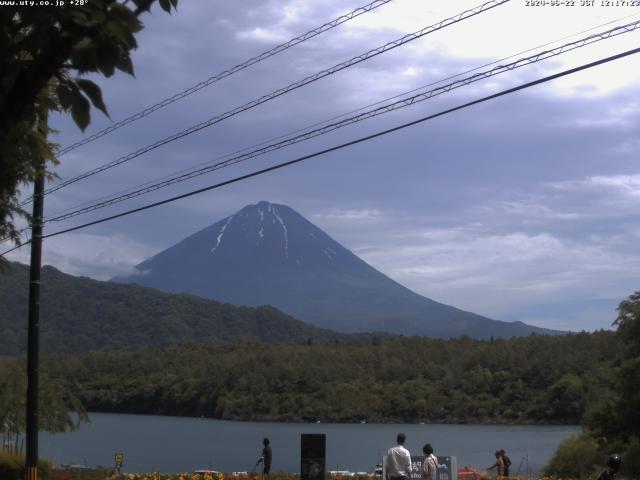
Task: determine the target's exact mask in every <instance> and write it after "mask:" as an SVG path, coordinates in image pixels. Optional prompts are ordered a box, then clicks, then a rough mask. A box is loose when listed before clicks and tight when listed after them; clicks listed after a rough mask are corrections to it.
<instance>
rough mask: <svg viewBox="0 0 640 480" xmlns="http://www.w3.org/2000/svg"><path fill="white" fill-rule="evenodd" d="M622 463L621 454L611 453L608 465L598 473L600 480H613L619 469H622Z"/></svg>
mask: <svg viewBox="0 0 640 480" xmlns="http://www.w3.org/2000/svg"><path fill="white" fill-rule="evenodd" d="M621 465H622V459H621V458H620V455H618V454H616V453H613V454H611V455H609V458H608V459H607V466H606V467H604V470H602V472H600V475H598V480H613V479H614V477H615V475H616V473H618V470H620V466H621Z"/></svg>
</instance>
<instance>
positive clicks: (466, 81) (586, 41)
mask: <svg viewBox="0 0 640 480" xmlns="http://www.w3.org/2000/svg"><path fill="white" fill-rule="evenodd" d="M639 27H640V20H638V21H635V22H631V23H628V24H626V25H622V26H618V27H615V28H612V29H610V30H607V31H605V32H600V33H596V34H593V35H589V36H587V37H584V38H581V39H578V40H575V41H573V42H569V43H566V44H564V45H561V46H558V47H556V48H553V49H551V50H545V51H542V52H539V53H536V54H534V55H531V56H529V57H526V58H520V59H518V60H516V61H514V62H511V63H508V64H505V65H499V66H496V67H494V68H492V69H490V70H486V71H483V72H478V73H476V74H474V75H472V76H470V77H466V78H463V79H460V80H456V81H454V82H451V83H449V84H446V85H443V86H440V87H437V88H434V89H432V90H429V91H427V92H422V93H419V94H416V95H413V96H411V97H407V98H404V99H401V100H398V101H396V102H393V103H391V104H387V105H383V106H380V107H378V108H375V109H373V110H369V111H366V112H363V113H361V114H359V115H356V116H353V117H349V118H345V119H343V120H341V121H339V122H335V123H331V124H328V125H324V126H322V127H320V128H317V129H314V130H311V131H308V132H305V133H302V134H300V135H296V136H293V137H289V138H287V139H285V140H282V141H280V142H277V143H273V144H270V145H267V146H264V147H262V148H259V149H256V150H253V151H250V152H247V153H243V154H241V155H238V156H235V157H232V158H230V159H227V160H225V161H222V162H218V163H215V164H213V165H208V166H205V167H202V168H197V169H192V170H190V171H187V172H186V173H182V174H179V175H176V176H172V177H168V178H167V179H165V180H163V181H161V182H157V183H154V184H151V185H148V186H145V187H142V188H139V189H137V190H134V191H131V192H129V193H125V194H123V195H119V196H116V197H112V198H109V199H107V200H104V201H100V202H97V203H93V204H91V205H89V206H86V207H82V208H78V209H76V210H72V211H71V212H69V213H61V214H59V215H57V216H53V217H51V218H48V219H46V220H45V223H48V222H57V221H63V220H67V219H69V218H73V217H76V216H78V215H82V214H84V213H88V212H92V211H95V210H98V209H101V208H105V207H107V206H110V205H114V204H116V203H120V202H122V201H125V200H129V199H132V198H135V197H138V196H141V195H144V194H146V193H150V192H153V191H156V190H159V189H161V188H165V187H168V186H170V185H174V184H176V183H180V182H183V181H186V180H189V179H191V178H195V177H199V176H201V175H204V174H206V173H210V172H213V171H215V170H219V169H222V168H225V167H228V166H231V165H235V164H237V163H240V162H243V161H246V160H249V159H251V158H255V157H257V156H260V155H264V154H266V153H270V152H273V151H275V150H280V149H281V148H285V147H287V146H290V145H294V144H296V143H300V142H303V141H305V140H309V139H311V138H314V137H318V136H320V135H324V134H326V133H329V132H332V131H334V130H337V129H340V128H343V127H345V126H347V125H352V124H354V123H358V122H361V121H363V120H367V119H369V118H373V117H376V116H379V115H383V114H385V113H389V112H392V111H394V110H398V109H401V108H405V107H409V106H411V105H415V104H416V103H419V102H423V101H425V100H429V99H431V98H433V97H435V96H438V95H441V94H444V93H448V92H450V91H451V90H454V89H457V88H460V87H463V86H467V85H470V84H472V83H475V82H478V81H480V80H484V79H486V78H489V77H493V76H495V75H499V74H501V73H505V72H509V71H512V70H514V69H516V68H520V67H524V66H527V65H531V64H534V63H537V62H540V61H542V60H546V59H549V58H552V57H556V56H558V55H561V54H563V53H566V52H570V51H572V50H575V49H578V48H582V47H584V46H586V45H590V44H593V43H596V42H599V41H602V40H606V39H608V38H611V37H615V36H618V35H621V34H624V33H629V32H632V31H634V30H636V29H638V28H639Z"/></svg>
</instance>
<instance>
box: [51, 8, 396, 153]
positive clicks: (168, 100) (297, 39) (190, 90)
mask: <svg viewBox="0 0 640 480" xmlns="http://www.w3.org/2000/svg"><path fill="white" fill-rule="evenodd" d="M390 1H391V0H375V1H373V2H371V3H369V4H367V5H364V6H362V7H358V8H356V9H355V10H352V11H351V12H349V13H346V14H344V15H342V16H340V17H338V18H336V19H334V20H331V21H330V22H327V23H325V24H323V25H321V26H319V27H317V28H314V29H313V30H309V31H308V32H306V33H304V34H302V35H300V36H298V37H295V38H292V39H291V40H289V41H287V42H285V43H282V44H280V45H278V46H276V47H274V48H272V49H271V50H268V51H266V52H263V53H261V54H260V55H256V56H255V57H252V58H250V59H249V60H246V61H245V62H243V63H240V64H238V65H236V66H234V67H232V68H229V69H228V70H224V71H222V72H220V73H217V74H216V75H213V76H211V77H209V78H207V79H206V80H204V81H202V82H200V83H197V84H195V85H193V86H192V87H189V88H187V89H186V90H183V91H182V92H179V93H176V94H175V95H172V96H171V97H168V98H165V99H164V100H162V101H160V102H158V103H156V104H154V105H152V106H150V107H147V108H145V109H144V110H142V111H140V112H138V113H135V114H133V115H131V116H129V117H127V118H125V119H124V120H121V121H119V122H117V123H114V124H113V125H110V126H109V127H107V128H105V129H104V130H100V131H99V132H96V133H94V134H93V135H91V136H89V137H86V138H83V139H82V140H80V141H78V142H76V143H74V144H72V145H69V146H67V147H63V148H62V149H60V150H59V151H58V155H60V156H61V155H64V154H65V153H68V152H70V151H71V150H75V149H76V148H78V147H80V146H82V145H86V144H87V143H90V142H93V141H94V140H97V139H98V138H101V137H104V136H105V135H108V134H109V133H111V132H114V131H116V130H118V129H119V128H122V127H124V126H125V125H129V124H130V123H133V122H135V121H137V120H140V119H141V118H144V117H146V116H147V115H150V114H152V113H153V112H155V111H157V110H160V109H161V108H164V107H166V106H167V105H170V104H172V103H174V102H177V101H178V100H182V99H183V98H185V97H188V96H189V95H191V94H193V93H195V92H197V91H198V90H202V89H203V88H205V87H208V86H209V85H212V84H213V83H216V82H218V81H219V80H222V79H223V78H226V77H228V76H230V75H233V74H234V73H237V72H239V71H241V70H244V69H245V68H248V67H250V66H252V65H255V64H256V63H259V62H261V61H263V60H266V59H268V58H270V57H273V56H274V55H277V54H279V53H281V52H284V51H285V50H287V49H289V48H291V47H293V46H295V45H298V44H300V43H302V42H305V41H306V40H309V39H310V38H313V37H316V36H318V35H320V34H322V33H324V32H326V31H328V30H331V29H333V28H335V27H337V26H338V25H341V24H343V23H345V22H348V21H349V20H352V19H354V18H356V17H358V16H360V15H362V14H363V13H367V12H370V11H372V10H375V9H376V8H378V7H381V6H382V5H385V4H387V3H389V2H390Z"/></svg>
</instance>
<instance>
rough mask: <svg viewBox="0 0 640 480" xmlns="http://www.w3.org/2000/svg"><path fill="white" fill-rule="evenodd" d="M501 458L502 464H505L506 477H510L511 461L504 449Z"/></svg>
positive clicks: (501, 451)
mask: <svg viewBox="0 0 640 480" xmlns="http://www.w3.org/2000/svg"><path fill="white" fill-rule="evenodd" d="M500 456H501V457H502V462H503V463H504V476H505V477H508V476H509V467H510V466H511V459H510V458H509V457H507V454H506V452H505V451H504V448H503V449H501V450H500Z"/></svg>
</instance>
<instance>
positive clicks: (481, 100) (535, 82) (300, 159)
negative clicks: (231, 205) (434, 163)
mask: <svg viewBox="0 0 640 480" xmlns="http://www.w3.org/2000/svg"><path fill="white" fill-rule="evenodd" d="M639 52H640V48H634V49H632V50H627V51H626V52H622V53H618V54H616V55H611V56H609V57H606V58H603V59H600V60H596V61H594V62H590V63H587V64H584V65H581V66H579V67H574V68H570V69H568V70H564V71H562V72H559V73H556V74H553V75H549V76H546V77H543V78H539V79H537V80H533V81H531V82H527V83H524V84H521V85H518V86H516V87H512V88H509V89H506V90H502V91H500V92H498V93H494V94H492V95H487V96H485V97H482V98H479V99H476V100H473V101H471V102H467V103H464V104H462V105H458V106H456V107H453V108H449V109H446V110H442V111H440V112H438V113H434V114H431V115H427V116H425V117H422V118H419V119H417V120H413V121H411V122H408V123H403V124H402V125H398V126H396V127H393V128H389V129H386V130H382V131H380V132H377V133H374V134H371V135H367V136H365V137H360V138H358V139H356V140H352V141H350V142H346V143H342V144H340V145H336V146H333V147H330V148H327V149H324V150H320V151H318V152H315V153H312V154H309V155H305V156H302V157H298V158H296V159H293V160H289V161H287V162H282V163H279V164H277V165H273V166H271V167H267V168H263V169H261V170H256V171H253V172H251V173H248V174H245V175H241V176H239V177H235V178H232V179H229V180H225V181H223V182H219V183H216V184H214V185H209V186H208V187H204V188H200V189H198V190H193V191H191V192H187V193H184V194H182V195H178V196H175V197H171V198H167V199H165V200H161V201H159V202H154V203H151V204H148V205H145V206H143V207H138V208H134V209H131V210H127V211H125V212H122V213H118V214H116V215H111V216H109V217H105V218H101V219H99V220H94V221H92V222H88V223H84V224H82V225H77V226H75V227H71V228H67V229H64V230H59V231H57V232H54V233H50V234H48V235H43V236H42V238H50V237H55V236H57V235H62V234H64V233H69V232H73V231H75V230H80V229H83V228H86V227H89V226H93V225H97V224H100V223H104V222H107V221H110V220H115V219H116V218H120V217H124V216H128V215H131V214H133V213H137V212H141V211H144V210H148V209H150V208H154V207H157V206H160V205H164V204H167V203H171V202H175V201H177V200H181V199H183V198H187V197H191V196H193V195H197V194H200V193H203V192H207V191H209V190H214V189H217V188H220V187H223V186H225V185H230V184H232V183H236V182H240V181H242V180H247V179H249V178H252V177H256V176H258V175H262V174H264V173H268V172H271V171H274V170H279V169H281V168H284V167H287V166H290V165H294V164H296V163H300V162H303V161H305V160H309V159H311V158H315V157H319V156H321V155H325V154H327V153H331V152H334V151H337V150H341V149H343V148H346V147H350V146H353V145H356V144H359V143H363V142H366V141H369V140H373V139H374V138H377V137H381V136H383V135H387V134H389V133H393V132H396V131H399V130H403V129H405V128H408V127H411V126H413V125H417V124H419V123H423V122H426V121H428V120H433V119H434V118H437V117H441V116H444V115H447V114H449V113H453V112H456V111H458V110H463V109H465V108H468V107H471V106H473V105H478V104H480V103H484V102H487V101H489V100H493V99H495V98H499V97H502V96H504V95H508V94H510V93H514V92H518V91H520V90H524V89H526V88H530V87H533V86H536V85H540V84H542V83H546V82H549V81H551V80H555V79H557V78H561V77H565V76H567V75H571V74H574V73H577V72H580V71H583V70H586V69H589V68H593V67H596V66H598V65H602V64H605V63H609V62H612V61H614V60H618V59H620V58H624V57H628V56H630V55H635V54H636V53H639ZM28 243H30V242H25V243H23V244H21V245H19V246H16V247H14V248H12V249H11V250H8V251H6V252H3V253H2V254H0V257H1V256H4V255H5V254H6V253H9V252H11V251H13V250H16V249H17V248H20V247H22V246H24V245H27V244H28Z"/></svg>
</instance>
